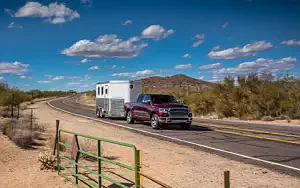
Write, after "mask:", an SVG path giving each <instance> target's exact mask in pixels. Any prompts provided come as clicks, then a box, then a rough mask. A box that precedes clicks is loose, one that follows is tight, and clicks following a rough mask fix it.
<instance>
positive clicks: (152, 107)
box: [124, 94, 193, 129]
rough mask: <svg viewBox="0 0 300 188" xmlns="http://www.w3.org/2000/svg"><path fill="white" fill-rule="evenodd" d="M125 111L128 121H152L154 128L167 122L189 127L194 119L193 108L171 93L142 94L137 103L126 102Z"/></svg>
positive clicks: (185, 127) (130, 122)
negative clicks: (179, 100)
mask: <svg viewBox="0 0 300 188" xmlns="http://www.w3.org/2000/svg"><path fill="white" fill-rule="evenodd" d="M124 112H125V117H126V120H127V123H129V124H132V123H134V121H135V120H139V121H150V122H151V126H152V128H153V129H160V128H161V127H162V126H163V125H167V124H179V125H180V127H181V128H182V129H188V128H189V127H190V126H191V123H192V120H193V115H192V111H191V109H190V108H189V107H188V106H186V105H184V104H183V103H180V102H178V101H177V100H176V98H175V97H174V96H171V95H162V94H141V95H139V97H138V99H137V102H136V103H125V105H124Z"/></svg>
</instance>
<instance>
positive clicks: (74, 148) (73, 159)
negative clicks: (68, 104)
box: [57, 129, 141, 188]
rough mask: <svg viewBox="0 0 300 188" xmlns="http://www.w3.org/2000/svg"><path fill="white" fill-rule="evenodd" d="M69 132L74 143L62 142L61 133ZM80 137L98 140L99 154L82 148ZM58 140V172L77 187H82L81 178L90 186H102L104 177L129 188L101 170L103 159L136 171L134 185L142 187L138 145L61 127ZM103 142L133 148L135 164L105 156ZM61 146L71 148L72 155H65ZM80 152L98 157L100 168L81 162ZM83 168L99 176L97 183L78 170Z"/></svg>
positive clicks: (138, 187) (123, 187) (124, 187)
mask: <svg viewBox="0 0 300 188" xmlns="http://www.w3.org/2000/svg"><path fill="white" fill-rule="evenodd" d="M62 133H63V134H69V135H73V141H72V145H69V144H66V143H63V142H61V134H62ZM78 137H83V138H88V139H92V140H95V141H97V155H95V154H92V153H88V152H87V151H84V150H83V149H81V148H80V145H79V142H78ZM57 140H58V142H57V143H58V144H57V171H58V174H59V175H60V176H62V177H64V178H66V179H67V180H69V181H70V182H72V183H73V184H74V185H75V186H77V187H81V186H80V185H79V184H78V183H79V180H80V181H82V182H83V183H85V184H87V185H89V186H90V187H99V188H101V187H102V178H103V179H105V180H107V181H109V182H111V183H113V184H115V185H118V186H120V187H122V188H129V186H127V185H124V184H123V183H121V182H118V181H117V180H114V179H112V178H109V177H107V176H105V175H104V174H103V173H102V171H101V164H102V161H103V162H107V163H110V164H113V165H117V166H119V167H122V168H125V169H128V170H130V171H132V172H133V173H134V182H133V183H134V187H136V188H140V187H141V167H140V164H141V157H140V151H139V150H137V149H136V147H135V146H134V145H132V144H129V143H124V142H117V141H113V140H108V139H103V138H97V137H93V136H89V135H84V134H79V133H75V132H71V131H67V130H63V129H60V130H59V131H58V134H57ZM102 142H106V143H110V144H115V145H119V146H124V147H127V148H131V149H132V150H133V159H134V165H133V166H129V165H126V164H122V163H120V162H117V161H113V160H110V159H108V158H105V157H103V156H102V155H101V143H102ZM61 146H64V147H66V148H69V149H71V156H69V157H68V156H65V155H62V153H61V151H60V148H61ZM80 154H85V155H87V156H89V157H93V158H96V159H97V160H98V170H97V171H94V170H92V169H90V168H89V167H87V166H84V165H83V164H79V156H80ZM62 160H64V161H67V162H68V163H71V164H73V165H74V166H75V171H74V172H73V171H71V170H70V169H69V168H68V167H67V166H65V165H63V164H62V163H61V162H62ZM79 168H82V169H84V170H86V171H88V172H89V173H91V174H93V175H95V176H98V182H97V183H96V182H95V181H90V180H88V179H86V177H84V176H83V175H81V174H80V173H79V172H78V169H79ZM62 169H64V170H66V171H67V172H69V173H70V174H71V175H72V177H74V178H75V179H73V178H72V177H70V176H68V175H66V174H65V173H64V172H63V170H62Z"/></svg>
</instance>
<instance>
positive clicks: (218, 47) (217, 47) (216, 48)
mask: <svg viewBox="0 0 300 188" xmlns="http://www.w3.org/2000/svg"><path fill="white" fill-rule="evenodd" d="M220 49H221V47H220V46H214V47H213V48H212V49H211V50H212V51H216V50H220Z"/></svg>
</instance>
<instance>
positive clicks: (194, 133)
mask: <svg viewBox="0 0 300 188" xmlns="http://www.w3.org/2000/svg"><path fill="white" fill-rule="evenodd" d="M78 97H79V96H78V95H76V96H73V97H70V98H66V99H58V100H53V101H50V102H49V103H50V105H52V106H54V107H56V108H59V109H62V110H65V111H67V112H71V113H74V114H77V115H81V116H85V117H89V118H95V119H96V115H95V109H94V107H91V106H87V105H83V104H79V103H78V102H76V99H78ZM104 121H107V122H109V123H111V124H118V125H121V126H123V127H124V128H126V127H129V128H130V129H131V130H132V131H135V132H138V133H141V134H145V135H149V136H153V137H156V138H160V139H165V140H168V141H173V142H177V143H179V144H184V145H188V146H191V147H193V148H196V149H200V150H206V151H209V152H213V153H216V154H218V155H221V156H225V157H229V158H231V159H234V160H238V161H242V162H245V163H251V164H255V165H259V166H264V167H267V168H269V169H273V170H277V171H280V172H284V173H288V174H292V175H295V176H300V145H295V144H288V143H281V142H276V141H269V140H263V139H257V138H251V137H244V136H238V135H232V134H227V133H222V132H217V131H214V130H213V129H210V128H208V127H205V126H199V125H192V126H191V128H190V129H189V130H181V129H180V128H179V127H178V126H175V125H174V126H171V127H169V128H168V129H165V130H154V129H152V128H151V126H149V125H148V124H147V123H135V124H131V125H128V124H127V123H126V121H125V120H120V119H119V120H118V119H108V118H105V119H104ZM195 121H197V122H202V123H213V124H219V125H230V126H236V127H241V128H248V129H252V128H255V129H259V130H268V131H276V132H282V133H291V131H292V132H293V133H295V134H299V135H300V128H292V130H291V128H290V127H283V126H279V125H276V126H274V127H270V126H266V125H259V124H249V123H237V122H227V121H217V120H207V119H196V120H195ZM87 126H88V125H87ZM199 162H201V159H199Z"/></svg>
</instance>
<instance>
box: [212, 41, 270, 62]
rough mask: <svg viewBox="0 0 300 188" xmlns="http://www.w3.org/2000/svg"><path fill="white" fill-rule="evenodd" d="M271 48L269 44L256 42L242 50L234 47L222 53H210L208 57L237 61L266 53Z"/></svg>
mask: <svg viewBox="0 0 300 188" xmlns="http://www.w3.org/2000/svg"><path fill="white" fill-rule="evenodd" d="M272 47H273V46H272V44H271V43H270V42H266V41H256V42H252V43H251V44H247V45H245V46H244V47H242V48H239V47H234V48H228V49H226V50H222V51H211V52H209V54H208V57H209V58H211V59H238V58H242V57H247V56H255V55H256V53H257V52H262V51H267V50H269V49H271V48H272Z"/></svg>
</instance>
